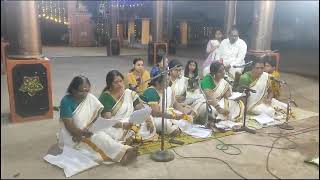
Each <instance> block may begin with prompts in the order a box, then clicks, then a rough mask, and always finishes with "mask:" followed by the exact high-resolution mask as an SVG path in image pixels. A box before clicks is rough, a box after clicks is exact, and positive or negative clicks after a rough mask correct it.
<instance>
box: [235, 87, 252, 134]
mask: <svg viewBox="0 0 320 180" xmlns="http://www.w3.org/2000/svg"><path fill="white" fill-rule="evenodd" d="M250 91H252V90H251V89H250V88H245V89H244V93H245V94H246V96H245V100H244V114H243V125H242V127H241V128H239V129H237V130H235V132H238V131H245V132H248V133H251V134H255V133H256V131H255V130H254V129H250V128H248V127H246V117H247V109H248V98H249V96H250ZM252 92H253V91H252ZM253 93H255V92H253Z"/></svg>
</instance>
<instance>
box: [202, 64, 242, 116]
mask: <svg viewBox="0 0 320 180" xmlns="http://www.w3.org/2000/svg"><path fill="white" fill-rule="evenodd" d="M224 75H225V70H224V66H223V64H222V63H220V62H213V63H212V64H211V66H210V74H207V75H206V76H205V77H204V78H203V80H202V81H201V88H202V89H203V91H204V93H205V95H206V97H207V99H208V101H209V104H210V105H211V108H212V114H211V115H212V116H213V118H216V119H222V120H233V121H239V120H240V119H241V117H242V115H243V111H244V105H243V102H242V101H240V100H237V101H235V100H229V99H228V98H229V97H230V96H231V94H232V87H231V85H230V84H229V83H228V82H227V81H226V80H224ZM201 109H202V111H206V109H205V108H201Z"/></svg>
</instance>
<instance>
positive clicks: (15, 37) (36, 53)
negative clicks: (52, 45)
mask: <svg viewBox="0 0 320 180" xmlns="http://www.w3.org/2000/svg"><path fill="white" fill-rule="evenodd" d="M6 6H7V8H8V10H7V13H8V14H7V16H6V17H7V18H8V20H7V25H8V32H7V33H8V39H9V42H10V46H8V57H11V58H40V57H41V56H42V55H41V54H42V45H41V41H40V29H39V20H38V9H37V7H36V4H35V1H6Z"/></svg>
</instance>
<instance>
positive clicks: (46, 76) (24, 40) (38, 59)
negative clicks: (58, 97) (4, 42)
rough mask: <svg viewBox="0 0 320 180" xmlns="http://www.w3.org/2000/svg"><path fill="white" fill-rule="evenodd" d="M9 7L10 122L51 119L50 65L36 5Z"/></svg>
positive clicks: (15, 3) (12, 4)
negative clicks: (42, 41) (43, 52)
mask: <svg viewBox="0 0 320 180" xmlns="http://www.w3.org/2000/svg"><path fill="white" fill-rule="evenodd" d="M6 5H7V8H8V11H7V13H8V14H7V16H6V18H7V20H6V21H7V22H8V40H9V43H10V45H9V48H8V61H7V66H6V70H7V85H8V94H9V104H10V120H11V121H12V122H26V121H33V120H40V119H52V118H53V105H52V104H53V103H52V88H51V65H50V61H49V59H47V58H44V57H43V56H42V46H41V40H40V30H39V22H38V21H39V20H38V12H37V7H36V4H35V1H6ZM1 81H2V80H1ZM1 86H2V84H1ZM1 97H2V94H1Z"/></svg>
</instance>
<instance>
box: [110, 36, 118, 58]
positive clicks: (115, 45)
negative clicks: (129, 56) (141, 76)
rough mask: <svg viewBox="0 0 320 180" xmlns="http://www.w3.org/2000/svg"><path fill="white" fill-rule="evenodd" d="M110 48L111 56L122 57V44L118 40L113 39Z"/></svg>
mask: <svg viewBox="0 0 320 180" xmlns="http://www.w3.org/2000/svg"><path fill="white" fill-rule="evenodd" d="M110 48H111V54H112V55H113V56H119V55H120V42H119V40H118V39H111V40H110Z"/></svg>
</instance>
